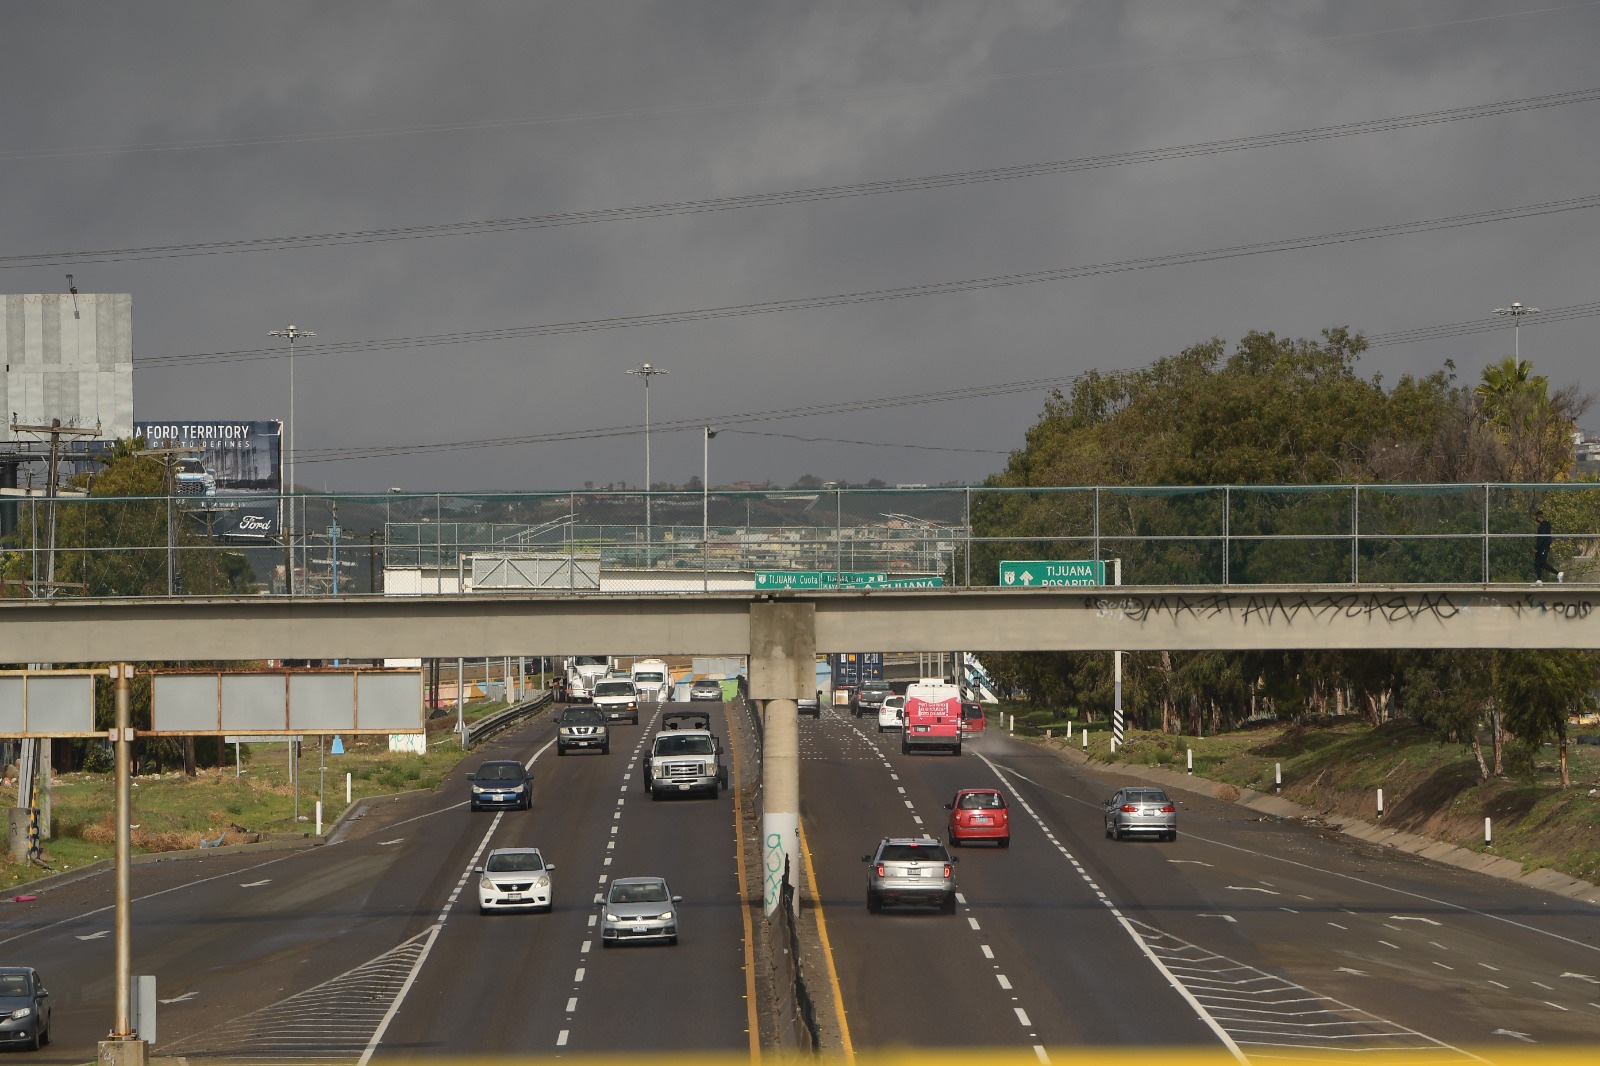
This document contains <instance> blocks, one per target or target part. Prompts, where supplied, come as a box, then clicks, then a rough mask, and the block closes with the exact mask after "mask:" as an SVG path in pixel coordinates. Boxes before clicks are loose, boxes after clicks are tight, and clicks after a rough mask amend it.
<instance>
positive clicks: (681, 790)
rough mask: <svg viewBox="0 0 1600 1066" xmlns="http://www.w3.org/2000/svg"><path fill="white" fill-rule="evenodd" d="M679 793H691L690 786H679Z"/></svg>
mask: <svg viewBox="0 0 1600 1066" xmlns="http://www.w3.org/2000/svg"><path fill="white" fill-rule="evenodd" d="M678 791H679V792H687V791H689V786H688V785H679V786H678Z"/></svg>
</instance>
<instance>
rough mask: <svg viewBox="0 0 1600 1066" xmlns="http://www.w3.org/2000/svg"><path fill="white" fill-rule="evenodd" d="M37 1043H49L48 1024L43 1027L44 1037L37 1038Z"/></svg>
mask: <svg viewBox="0 0 1600 1066" xmlns="http://www.w3.org/2000/svg"><path fill="white" fill-rule="evenodd" d="M39 1042H40V1043H43V1044H48V1043H50V1026H49V1025H48V1024H47V1025H45V1027H44V1035H43V1036H41V1037H40V1038H39Z"/></svg>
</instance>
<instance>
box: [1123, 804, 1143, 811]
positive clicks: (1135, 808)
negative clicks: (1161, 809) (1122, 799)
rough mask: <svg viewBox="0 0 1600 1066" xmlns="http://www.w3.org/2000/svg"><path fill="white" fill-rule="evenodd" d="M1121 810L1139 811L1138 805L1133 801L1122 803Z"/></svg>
mask: <svg viewBox="0 0 1600 1066" xmlns="http://www.w3.org/2000/svg"><path fill="white" fill-rule="evenodd" d="M1122 810H1123V812H1124V813H1125V814H1138V813H1139V808H1138V806H1137V805H1136V804H1133V803H1124V804H1123V805H1122Z"/></svg>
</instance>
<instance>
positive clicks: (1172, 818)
mask: <svg viewBox="0 0 1600 1066" xmlns="http://www.w3.org/2000/svg"><path fill="white" fill-rule="evenodd" d="M1106 836H1108V837H1111V838H1112V839H1113V840H1121V839H1122V838H1123V837H1125V836H1153V837H1159V838H1161V839H1163V840H1177V839H1178V808H1177V805H1176V804H1175V803H1173V802H1172V799H1171V798H1170V797H1169V796H1168V795H1167V794H1166V793H1165V792H1163V791H1161V790H1160V789H1159V788H1150V787H1149V786H1144V787H1140V788H1125V789H1123V790H1122V791H1121V792H1118V793H1117V794H1116V795H1115V796H1112V797H1111V798H1110V799H1108V800H1106Z"/></svg>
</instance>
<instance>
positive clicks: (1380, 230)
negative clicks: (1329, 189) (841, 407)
mask: <svg viewBox="0 0 1600 1066" xmlns="http://www.w3.org/2000/svg"><path fill="white" fill-rule="evenodd" d="M1593 207H1600V195H1597V196H1580V197H1574V198H1572V199H1568V200H1553V201H1549V202H1547V203H1541V204H1528V205H1522V206H1517V207H1506V208H1497V209H1494V210H1490V211H1475V212H1471V213H1469V214H1463V215H1449V216H1446V217H1443V218H1436V219H1424V220H1422V221H1417V222H1397V223H1393V224H1390V225H1383V226H1370V227H1366V228H1364V229H1354V230H1342V231H1339V232H1335V233H1323V234H1317V235H1313V236H1307V237H1289V238H1284V239H1281V240H1274V241H1260V242H1257V243H1254V244H1240V245H1233V246H1230V247H1225V248H1212V249H1208V250H1205V251H1198V252H1178V253H1174V254H1170V255H1158V256H1148V257H1145V258H1141V259H1123V260H1114V261H1111V262H1106V263H1094V264H1090V265H1088V266H1078V267H1061V268H1058V269H1054V270H1038V271H1031V272H1028V273H1021V274H1004V275H998V276H993V277H984V278H968V279H965V280H960V281H942V282H928V283H926V284H922V285H907V286H901V287H899V288H892V289H872V290H866V291H862V292H848V293H835V294H832V295H828V296H808V297H797V298H793V299H784V300H770V301H766V302H762V303H750V304H734V305H730V306H724V307H708V308H699V309H696V310H689V311H665V312H660V313H657V314H648V315H625V316H620V317H616V318H598V319H587V320H582V321H576V322H555V323H549V324H546V325H536V326H512V327H506V328H501V329H492V330H475V331H470V332H461V333H443V334H432V335H416V336H411V337H391V338H385V339H380V340H370V341H345V342H340V343H332V344H321V345H306V346H304V347H303V348H302V349H301V354H302V355H308V354H319V355H331V354H336V353H344V352H364V351H384V350H390V349H396V348H423V347H433V346H437V345H444V344H475V343H483V342H487V341H503V340H520V339H523V338H528V337H548V336H558V335H561V334H570V333H590V332H595V331H597V330H607V329H629V328H636V327H640V326H663V325H671V324H675V323H681V322H703V321H712V320H716V319H723V318H740V317H745V316H749V315H766V314H775V313H777V312H780V311H800V310H811V309H815V308H819V307H843V306H849V305H851V304H865V303H878V302H883V301H888V300H904V299H910V298H913V297H922V296H943V295H948V294H951V293H959V292H975V291H979V290H983V289H998V288H1007V287H1010V286H1016V285H1038V284H1042V283H1045V282H1051V281H1067V280H1072V279H1075V278H1086V277H1095V276H1099V275H1106V274H1118V273H1126V272H1130V271H1137V270H1153V269H1156V268H1158V267H1169V266H1189V265H1193V264H1197V263H1210V262H1217V261H1219V260H1225V259H1237V258H1243V257H1246V256H1255V255H1266V254H1270V253H1275V252H1289V251H1301V250H1304V249H1309V248H1322V247H1328V246H1330V245H1337V244H1353V243H1356V242H1359V241H1369V240H1376V239H1378V238H1381V237H1397V236H1405V235H1409V234H1416V233H1431V232H1435V231H1440V230H1450V229H1461V228H1464V227H1468V226H1479V225H1484V224H1487V223H1490V222H1505V221H1510V220H1513V219H1519V218H1536V217H1540V216H1543V215H1552V214H1560V213H1564V212H1569V211H1583V210H1588V209H1590V208H1593ZM281 358H284V353H283V352H282V351H281V350H279V349H273V348H266V349H263V348H249V349H241V350H237V351H229V352H205V353H194V354H188V355H168V356H154V357H151V358H146V359H139V360H137V362H136V364H135V365H136V367H138V368H140V369H146V368H153V367H166V366H179V365H188V364H193V363H231V362H242V361H254V360H258V359H281Z"/></svg>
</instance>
